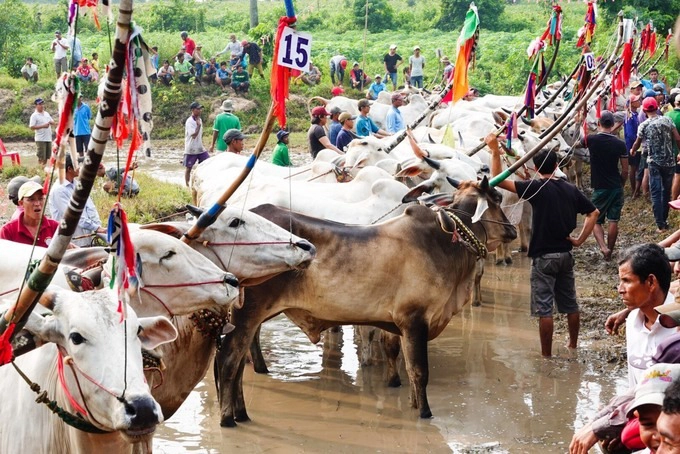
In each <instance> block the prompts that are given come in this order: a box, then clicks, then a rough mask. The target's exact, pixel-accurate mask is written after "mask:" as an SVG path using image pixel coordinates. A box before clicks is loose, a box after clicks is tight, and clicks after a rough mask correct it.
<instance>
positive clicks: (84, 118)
mask: <svg viewBox="0 0 680 454" xmlns="http://www.w3.org/2000/svg"><path fill="white" fill-rule="evenodd" d="M91 119H92V110H90V106H88V105H87V104H85V103H84V102H83V95H82V94H80V95H78V107H76V111H75V113H74V114H73V135H74V136H75V138H76V151H77V152H78V157H80V158H82V157H84V156H85V151H86V150H87V145H88V144H89V143H90V134H91V133H92V130H91V129H90V120H91ZM57 219H58V218H57Z"/></svg>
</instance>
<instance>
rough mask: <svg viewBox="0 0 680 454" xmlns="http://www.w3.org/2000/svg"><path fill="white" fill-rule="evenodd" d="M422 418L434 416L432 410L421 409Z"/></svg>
mask: <svg viewBox="0 0 680 454" xmlns="http://www.w3.org/2000/svg"><path fill="white" fill-rule="evenodd" d="M420 418H421V419H431V418H432V412H431V411H430V409H429V408H428V409H427V410H421V411H420Z"/></svg>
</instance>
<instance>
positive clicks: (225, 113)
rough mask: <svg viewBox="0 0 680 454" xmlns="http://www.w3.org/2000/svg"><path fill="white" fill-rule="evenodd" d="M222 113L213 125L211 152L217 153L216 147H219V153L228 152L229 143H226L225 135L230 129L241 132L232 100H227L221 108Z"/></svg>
mask: <svg viewBox="0 0 680 454" xmlns="http://www.w3.org/2000/svg"><path fill="white" fill-rule="evenodd" d="M220 109H221V110H222V113H220V114H218V115H217V116H216V117H215V121H214V123H213V134H212V142H211V143H210V152H211V153H212V152H214V151H215V145H217V151H218V152H221V151H226V150H227V143H226V142H225V141H224V134H225V133H226V132H227V131H228V130H230V129H237V130H239V131H240V130H241V121H240V120H239V118H238V117H237V116H236V115H234V113H233V112H234V105H233V104H232V102H231V100H230V99H225V100H224V101H223V102H222V106H221V107H220Z"/></svg>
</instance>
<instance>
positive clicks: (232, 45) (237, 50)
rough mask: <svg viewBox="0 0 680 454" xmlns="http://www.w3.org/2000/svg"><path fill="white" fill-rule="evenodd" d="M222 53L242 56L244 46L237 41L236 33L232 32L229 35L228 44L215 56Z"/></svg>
mask: <svg viewBox="0 0 680 454" xmlns="http://www.w3.org/2000/svg"><path fill="white" fill-rule="evenodd" d="M222 54H227V55H229V56H230V57H232V58H234V57H236V58H237V59H238V58H241V55H242V54H243V47H242V46H241V43H239V42H238V41H236V35H234V34H232V35H230V36H229V42H228V43H227V46H226V47H225V48H224V49H222V50H221V51H220V52H218V53H216V54H215V58H217V57H219V56H220V55H222Z"/></svg>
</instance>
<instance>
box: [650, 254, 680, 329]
mask: <svg viewBox="0 0 680 454" xmlns="http://www.w3.org/2000/svg"><path fill="white" fill-rule="evenodd" d="M666 249H675V250H676V251H680V249H678V248H677V247H674V248H666ZM674 252H675V251H674ZM676 254H678V258H680V252H676ZM666 255H668V254H666ZM669 260H670V259H669ZM675 260H678V259H677V258H676V259H675ZM654 310H656V311H657V312H658V313H659V323H660V324H661V326H663V327H664V328H675V327H676V326H678V325H680V303H668V304H662V305H661V306H657V307H655V308H654Z"/></svg>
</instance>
